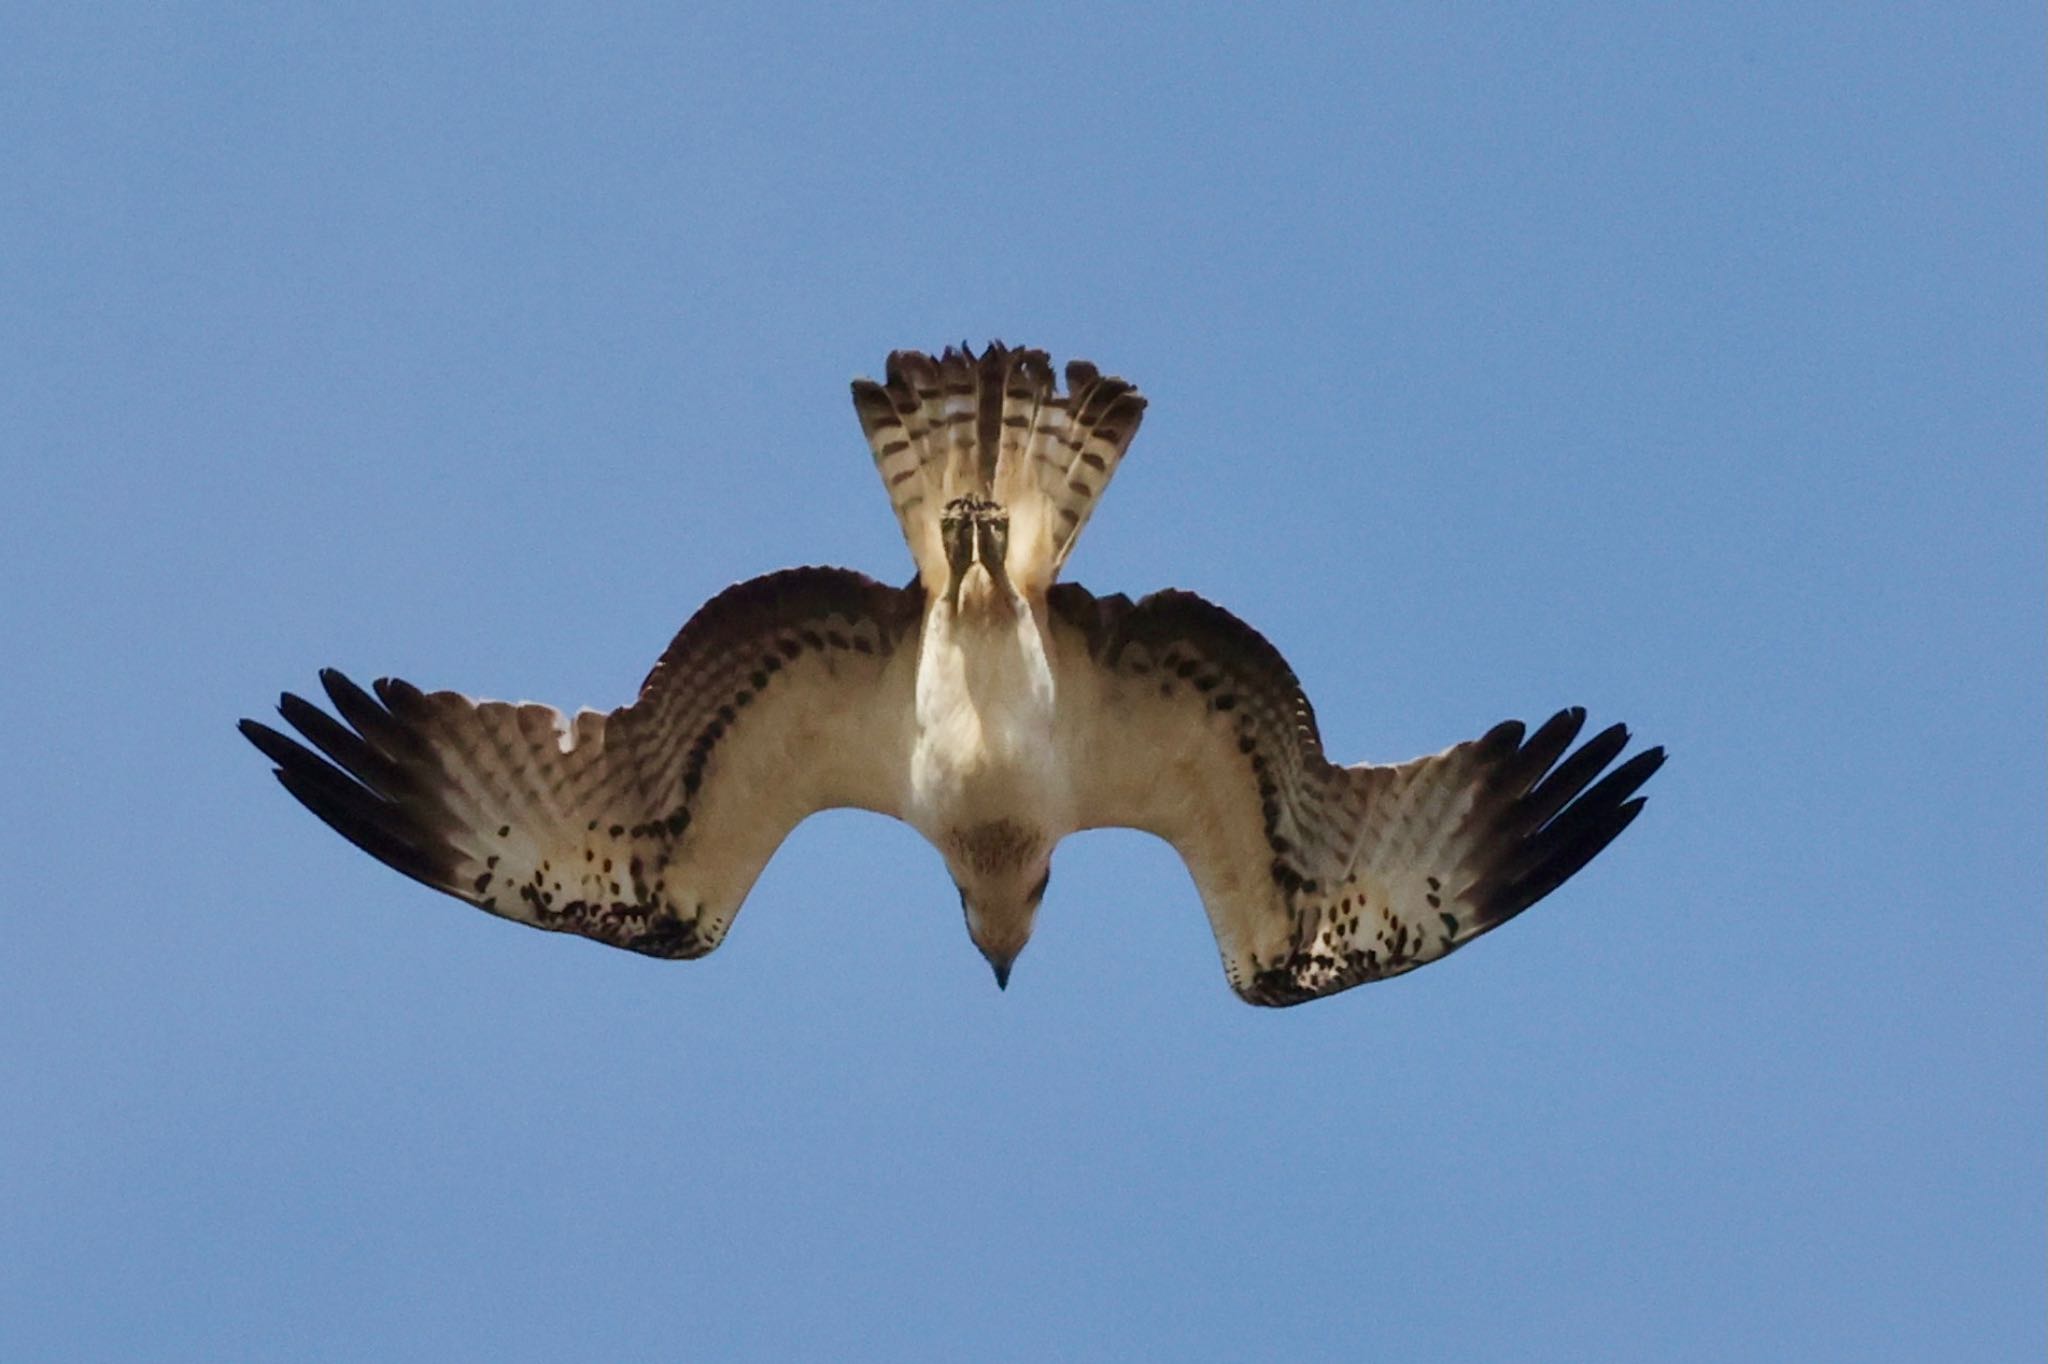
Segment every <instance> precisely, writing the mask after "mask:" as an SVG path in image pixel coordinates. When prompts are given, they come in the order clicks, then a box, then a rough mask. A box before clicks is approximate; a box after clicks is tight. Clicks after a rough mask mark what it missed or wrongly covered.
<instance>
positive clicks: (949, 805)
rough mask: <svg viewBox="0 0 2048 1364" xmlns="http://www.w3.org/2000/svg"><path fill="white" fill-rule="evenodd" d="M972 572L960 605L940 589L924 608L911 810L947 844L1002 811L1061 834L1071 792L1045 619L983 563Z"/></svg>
mask: <svg viewBox="0 0 2048 1364" xmlns="http://www.w3.org/2000/svg"><path fill="white" fill-rule="evenodd" d="M969 577H970V582H969V583H968V584H967V585H966V587H967V588H968V589H969V590H963V592H962V593H961V599H960V604H959V606H958V608H957V609H956V608H955V607H954V606H953V605H952V604H950V603H948V602H947V601H946V600H945V599H944V598H943V597H939V598H937V599H935V600H934V602H933V604H932V606H931V607H930V609H929V613H928V614H927V616H926V618H925V628H924V635H923V639H922V641H921V642H920V645H919V651H918V660H917V711H916V714H917V736H916V739H915V742H914V745H913V747H912V750H911V757H910V791H909V799H908V800H907V801H906V803H905V805H906V809H905V817H906V818H907V819H908V821H909V822H910V824H911V825H912V826H913V827H914V828H916V829H917V830H918V831H919V832H920V833H922V834H923V835H924V836H925V837H926V838H928V839H930V840H931V841H932V842H933V843H935V844H938V845H939V846H941V847H942V848H943V847H944V846H945V843H946V839H947V835H948V834H949V833H951V832H953V831H957V830H961V829H966V828H972V827H974V826H977V825H981V824H988V823H992V822H995V821H998V820H1009V821H1012V822H1013V823H1016V824H1018V825H1019V826H1021V827H1023V828H1026V829H1033V830H1039V831H1043V832H1045V833H1047V834H1049V835H1051V836H1052V837H1053V838H1055V839H1057V838H1058V837H1059V836H1060V835H1062V834H1064V833H1067V832H1069V831H1070V829H1069V827H1068V824H1069V817H1070V815H1069V811H1070V807H1071V803H1072V802H1071V799H1070V796H1069V783H1068V781H1067V778H1066V774H1065V772H1064V771H1063V770H1062V766H1061V763H1060V760H1059V755H1058V750H1057V747H1056V745H1055V744H1054V742H1053V737H1054V735H1053V719H1054V712H1055V707H1056V705H1057V700H1058V698H1057V696H1056V694H1055V687H1054V682H1053V673H1052V668H1051V665H1050V662H1049V660H1048V659H1047V657H1046V652H1045V642H1044V639H1043V637H1042V636H1041V634H1040V626H1039V623H1038V621H1037V620H1036V619H1035V618H1034V617H1033V615H1032V613H1031V610H1030V608H1029V607H1028V606H1026V605H1025V603H1024V602H1023V600H1022V599H1021V598H1017V597H1014V596H1008V597H1007V598H1006V597H1003V596H998V595H996V592H995V589H994V586H993V584H989V583H987V581H986V578H985V575H983V574H982V572H981V570H980V569H979V568H974V569H970V570H969ZM977 578H979V579H981V581H979V582H976V581H973V580H974V579H977ZM974 589H979V590H974Z"/></svg>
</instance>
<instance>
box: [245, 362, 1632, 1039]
mask: <svg viewBox="0 0 2048 1364" xmlns="http://www.w3.org/2000/svg"><path fill="white" fill-rule="evenodd" d="M853 402H854V408H855V410H856V411H857V412H858V414H859V416H860V421H861V426H862V428H863V429H864V430H865V432H866V433H867V439H868V443H869V445H870V446H871V447H872V448H873V452H874V458H875V467H876V468H877V469H878V470H879V471H880V473H881V476H882V482H883V484H884V485H885V486H886V487H887V489H888V492H889V497H890V500H891V502H892V503H893V504H894V506H895V511H896V519H897V520H898V522H900V523H901V525H902V528H903V536H904V538H905V539H906V540H907V541H909V543H910V551H911V554H912V556H913V557H914V558H915V559H916V561H917V577H916V578H915V579H914V580H912V581H911V583H910V584H909V585H908V586H905V587H889V586H886V585H884V584H882V583H880V582H877V581H875V580H874V579H872V578H868V577H866V576H864V575H862V574H859V573H855V572H851V571H849V570H847V569H842V568H795V569H788V570H785V571H782V572H779V573H771V574H769V575H767V576H766V577H761V578H755V579H753V580H752V581H750V582H743V583H740V584H738V585H736V586H734V587H730V588H727V589H726V590H725V591H723V592H721V593H719V594H718V595H717V596H716V597H713V598H712V599H711V600H710V601H709V602H708V603H706V604H705V606H704V607H703V608H702V609H701V610H699V611H698V612H697V614H696V615H695V616H693V617H692V618H691V619H690V621H689V622H688V623H687V624H686V625H684V626H683V628H682V631H681V633H679V634H678V635H677V636H676V637H675V640H674V642H673V643H671V644H670V645H669V647H668V651H667V652H666V653H664V654H663V655H662V656H661V659H660V661H659V662H657V663H656V664H655V665H654V670H653V671H652V672H651V673H649V674H648V676H647V681H646V682H645V684H644V685H643V686H642V687H641V689H640V696H639V699H638V700H636V701H635V702H633V704H631V705H629V706H625V707H623V708H621V709H618V710H614V711H611V712H609V713H608V714H599V713H597V712H595V711H590V710H585V711H582V712H581V713H579V714H578V715H576V716H575V717H574V718H573V719H565V718H564V717H563V716H562V714H561V713H560V712H558V711H556V710H554V709H552V708H550V707H547V706H540V705H533V704H520V705H512V704H507V703H505V702H502V701H476V700H472V699H471V698H469V697H467V696H462V695H458V694H456V693H454V692H446V691H439V692H423V691H421V690H419V689H418V688H417V687H414V686H413V685H411V684H410V683H407V682H402V681H399V680H397V679H396V678H385V679H382V680H380V681H378V682H377V683H376V684H375V685H374V687H373V688H372V689H371V690H370V691H364V690H363V689H362V688H361V687H359V686H357V685H356V684H355V683H354V682H351V681H350V680H349V679H348V678H346V677H344V676H343V675H342V674H340V673H339V672H335V671H333V670H331V669H330V670H327V671H324V672H322V673H321V674H320V680H321V682H322V684H323V685H324V687H325V689H326V692H327V696H328V699H329V701H330V702H331V703H332V705H333V708H334V714H332V715H330V714H329V713H328V712H327V711H325V710H322V709H321V708H320V707H318V706H316V705H314V704H312V703H311V702H308V701H306V700H304V699H302V698H300V697H298V696H294V695H292V694H290V693H286V694H285V696H284V697H283V698H282V700H281V701H280V703H279V706H278V709H279V712H280V713H281V714H282V715H283V717H284V719H285V720H286V721H287V722H288V723H289V724H290V725H291V726H292V727H293V728H294V729H296V730H297V731H298V732H299V734H300V735H301V736H303V738H304V740H305V741H306V742H305V743H301V742H299V741H298V740H295V739H292V738H290V737H287V736H286V735H284V734H283V733H280V732H279V731H277V730H275V729H272V728H270V727H268V726H266V725H262V724H259V723H257V722H256V721H254V720H244V721H242V723H241V731H242V733H243V734H244V735H246V736H247V737H248V739H249V740H250V742H252V743H254V744H255V745H256V747H257V748H259V749H261V750H262V751H263V753H264V755H265V756H266V757H268V758H269V759H270V760H271V761H272V762H273V763H275V764H276V775H277V778H278V780H279V781H281V782H282V783H283V784H284V786H285V789H286V790H288V791H289V792H291V794H292V795H293V796H295V797H297V798H298V799H299V801H300V802H302V803H303V804H304V805H305V806H306V808H308V809H309V810H311V811H312V812H313V813H314V814H316V815H318V816H319V817H320V818H321V819H323V820H325V821H326V822H327V823H328V824H329V825H331V826H332V827H333V828H334V829H335V830H336V831H337V832H339V833H340V834H342V836H344V837H345V838H347V839H349V840H350V841H352V842H353V843H355V844H356V846H357V847H359V848H361V849H363V851H365V852H367V853H369V854H370V855H371V856H373V857H375V858H377V859H378V860H380V861H382V862H384V863H386V864H388V865H389V866H391V867H393V868H395V869H396V870H398V871H401V872H404V873H405V874H406V875H408V876H411V877H413V878H415V879H416V880H419V881H421V882H424V883H425V884H427V885H429V886H432V887H433V888H434V889H436V890H440V891H445V892H447V893H448V894H450V895H453V896H456V897H457V898H459V899H463V900H467V901H468V902H470V903H471V904H473V905H477V906H480V907H481V908H483V909H486V910H489V911H490V912H491V913H493V914H496V915H498V916H500V917H502V918H506V919H513V920H517V921H518V922H520V923H524V924H529V925H532V926H533V927H535V928H544V929H548V930H551V931H554V932H564V933H578V934H581V935H583V936H584V937H588V938H594V939H596V940H597V941H599V942H602V943H608V944H610V945H612V946H614V947H624V948H629V949H631V950H633V951H635V952H642V953H646V954H647V955H649V956H655V957H700V956H703V955H704V954H705V953H707V952H709V951H711V950H712V949H713V948H715V947H717V946H718V944H719V943H720V942H721V941H722V940H723V939H724V937H725V934H726V931H727V930H728V929H729V928H731V927H732V921H733V916H734V915H735V914H737V913H738V912H739V907H740V903H741V902H742V901H743V900H744V899H745V898H746V895H747V892H748V890H749V889H750V888H751V887H752V886H753V884H754V881H755V878H756V877H758V876H759V874H760V872H761V869H762V867H763V866H764V865H766V863H767V861H768V859H769V857H770V856H771V855H773V853H774V852H775V849H776V848H777V847H778V846H779V845H780V844H781V843H782V841H783V839H784V838H785V837H786V836H787V835H788V834H789V831H790V830H791V829H793V828H794V827H795V826H796V825H797V824H798V823H799V822H800V821H802V820H803V819H804V817H805V816H807V815H810V814H812V813H813V812H815V811H818V810H825V809H831V808H835V807H840V806H852V807H855V808H858V809H863V810H875V811H879V812H880V813H882V814H886V815H892V816H894V817H896V818H898V819H901V820H904V821H905V822H907V823H909V824H910V825H911V826H912V827H913V828H915V829H916V830H917V831H918V832H919V833H921V834H923V835H924V836H925V838H927V839H928V840H930V842H931V843H932V845H933V846H934V847H936V848H937V849H938V850H939V852H940V854H941V855H942V856H943V857H944V858H945V860H946V868H947V870H948V871H949V872H951V874H952V877H953V881H954V883H955V885H956V886H958V888H959V891H960V903H961V907H962V909H963V910H964V911H965V914H966V917H967V930H968V933H969V934H970V935H971V936H972V938H973V940H974V943H975V945H976V946H977V947H978V948H979V949H980V950H981V953H982V955H983V956H984V957H986V958H987V960H988V963H989V965H990V966H991V967H993V968H994V970H995V976H996V983H997V984H998V985H1007V983H1008V981H1009V976H1010V967H1011V964H1012V963H1013V962H1014V961H1015V960H1016V958H1017V954H1018V953H1019V952H1020V951H1022V950H1023V947H1024V944H1025V943H1026V942H1027V941H1028V940H1029V939H1030V937H1031V928H1032V921H1033V919H1034V917H1035V916H1036V914H1037V911H1038V905H1039V902H1040V901H1041V900H1042V899H1043V898H1044V896H1045V891H1046V883H1047V881H1048V880H1049V878H1050V875H1051V867H1052V853H1053V849H1054V848H1055V847H1056V846H1057V845H1058V843H1059V841H1060V840H1061V839H1062V838H1064V837H1066V836H1067V835H1068V834H1070V833H1073V832H1075V831H1076V830H1081V829H1095V828H1104V827H1125V828H1135V829H1143V830H1146V831H1147V832H1150V833H1154V834H1157V835H1159V836H1160V837H1161V838H1164V839H1165V840H1166V841H1167V842H1169V843H1171V844H1172V845H1173V847H1174V848H1175V849H1176V850H1178V852H1179V853H1180V855H1181V857H1182V858H1183V859H1184V860H1185V862H1186V863H1187V866H1188V870H1189V872H1190V873H1191V874H1192V875H1193V877H1194V881H1195V885H1196V887H1197V889H1198V890H1199V892H1200V894H1201V898H1202V903H1203V905H1204V906H1205V907H1206V909H1207V910H1208V915H1209V923H1210V926H1211V928H1212V929H1214V931H1215V934H1216V941H1217V945H1218V947H1219V948H1220V949H1221V952H1222V956H1223V967H1224V971H1225V972H1226V973H1227V975H1228V976H1229V979H1230V984H1231V986H1232V988H1233V989H1235V990H1236V991H1237V993H1238V994H1239V995H1241V996H1242V997H1243V998H1245V999H1246V1000H1248V1001H1250V1002H1251V1003H1254V1004H1267V1005H1283V1004H1297V1003H1300V1002H1302V1001H1303V1000H1309V999H1316V998H1319V997H1321V996H1323V995H1328V994H1334V993H1336V992H1337V991H1339V990H1344V989H1348V988H1350V987H1351V986H1353V985H1359V984H1363V983H1365V982H1367V981H1373V980H1381V979H1384V978H1385V977H1388V976H1393V975H1399V974H1400V973H1402V972H1404V971H1410V970H1413V969H1414V968H1416V967H1418V966H1422V965H1425V964H1427V963H1429V962H1432V961H1435V960H1436V959H1437V958H1439V957H1441V956H1443V955H1445V954H1446V953H1448V952H1451V951H1453V950H1454V949H1456V948H1458V947H1461V946H1463V945H1464V944H1465V943H1468V942H1470V941H1471V940H1472V939H1474V938H1476V937H1478V936H1479V935H1480V934H1482V933H1484V932H1486V931H1487V930H1488V929H1491V928H1494V927H1496V926H1497V925H1499V924H1501V923H1504V922H1506V921H1507V920H1508V919H1511V918H1513V917H1514V916H1515V915H1517V914H1519V913H1521V912H1522V911H1523V910H1524V909H1527V908H1528V907H1529V906H1530V905H1532V904H1534V903H1535V902H1536V901H1538V900H1540V899H1542V898H1543V897H1544V896H1545V895H1547V894H1549V893H1550V892H1551V891H1552V890H1554V889H1556V888H1557V886H1558V885H1559V884H1560V883H1561V882H1563V881H1564V880H1565V879H1566V878H1567V877H1569V876H1571V875H1572V874H1573V873H1574V872H1576V871H1578V869H1579V868H1580V867H1583V866H1584V865H1585V864H1586V862H1587V861H1588V860H1589V859H1591V858H1592V857H1593V856H1594V855H1595V854H1596V853H1598V852H1599V851H1600V850H1601V849H1602V848H1604V847H1606V846H1607V844H1608V843H1609V842H1611V841H1612V840H1613V839H1614V838H1615V836H1616V835H1618V834H1619V833H1620V832H1621V831H1622V830H1623V829H1625V828H1626V827H1628V824H1629V822H1630V821H1631V820H1633V819H1634V818H1635V817H1636V814H1637V812H1638V811H1640V810H1641V808H1642V804H1643V798H1642V797H1641V796H1639V795H1637V794H1636V792H1637V790H1638V788H1640V787H1641V786H1642V784H1643V783H1644V782H1645V781H1646V780H1647V779H1648V778H1649V776H1650V774H1651V773H1653V772H1655V771H1656V770H1657V768H1658V766H1659V765H1660V764H1661V763H1662V762H1663V760H1664V754H1663V750H1662V749H1658V748H1653V749H1649V750H1647V751H1644V752H1639V753H1637V754H1636V755H1635V756H1633V757H1631V758H1630V759H1628V760H1627V761H1625V762H1622V763H1620V765H1618V766H1613V764H1614V762H1615V759H1617V758H1618V757H1620V755H1621V753H1622V751H1623V749H1624V748H1625V747H1626V746H1627V744H1628V731H1627V730H1626V729H1625V728H1624V727H1623V726H1621V725H1615V726H1613V727H1611V728H1609V729H1605V730H1602V731H1601V732H1600V733H1598V734H1596V735H1594V736H1593V737H1592V738H1590V739H1588V740H1586V741H1585V742H1584V743H1582V744H1579V746H1578V747H1577V748H1573V743H1574V741H1575V740H1577V739H1578V737H1579V733H1580V730H1581V728H1582V726H1583V725H1584V723H1585V712H1584V711H1583V710H1580V709H1577V708H1574V709H1570V710H1565V711H1560V712H1559V713H1558V714H1556V715H1554V716H1552V717H1551V718H1550V719H1549V720H1547V721H1545V722H1544V723H1543V724H1542V725H1540V726H1538V727H1537V728H1536V730H1535V731H1534V732H1533V733H1530V732H1527V731H1525V729H1524V727H1523V726H1522V725H1521V724H1520V723H1519V722H1516V721H1509V722H1507V723H1505V724H1501V725H1497V726H1495V727H1494V728H1493V729H1491V730H1489V731H1488V732H1487V733H1486V734H1485V735H1484V736H1482V737H1481V738H1478V739H1474V740H1471V741H1469V742H1466V743H1461V744H1457V745H1455V746H1454V747H1451V748H1448V749H1446V750H1444V751H1443V752H1442V753H1439V754H1437V755H1435V756H1434V757H1427V758H1418V759H1416V760H1414V761H1413V762H1407V763H1401V764H1398V765H1395V766H1373V765H1370V764H1367V765H1360V766H1355V767H1343V766H1338V765H1336V764H1333V763H1331V762H1329V761H1328V760H1327V759H1326V758H1325V757H1324V756H1323V748H1322V743H1321V740H1320V738H1319V736H1318V734H1317V731H1316V722H1315V715H1314V712H1313V711H1312V710H1311V709H1310V707H1309V703H1308V698H1307V697H1306V696H1304V695H1303V694H1302V689H1301V684H1300V683H1299V682H1297V681H1296V680H1295V676H1294V673H1293V672H1292V671H1291V670H1290V669H1289V668H1288V666H1287V664H1286V662H1285V661H1284V660H1283V659H1282V658H1281V657H1280V654H1279V653H1278V652H1277V651H1276V650H1275V649H1274V648H1273V646H1272V645H1271V644H1268V643H1267V642H1266V640H1265V639H1264V638H1263V637H1262V636H1260V635H1259V633H1258V632H1257V631H1255V630H1253V629H1252V628H1251V627H1250V626H1248V625H1246V624H1245V623H1244V622H1242V621H1240V620H1238V619H1237V618H1236V617H1234V616H1232V615H1231V614H1230V613H1229V612H1227V611H1224V610H1223V609H1222V608H1220V607H1217V606H1213V605H1211V604H1210V603H1208V602H1206V601H1204V600H1202V599H1201V598H1200V597H1197V596H1194V595H1192V594H1191V593H1187V592H1178V591H1166V592H1158V593H1155V594H1153V595H1151V596H1148V597H1146V598H1144V599H1143V600H1141V601H1138V602H1132V601H1131V600H1130V599H1129V598H1127V597H1124V596H1121V595H1119V596H1111V597H1097V596H1095V595H1093V594H1092V593H1090V592H1088V591H1087V590H1085V589H1083V588H1081V587H1078V586H1075V585H1073V584H1071V583H1061V582H1059V581H1058V577H1059V572H1060V566H1061V565H1062V564H1063V563H1065V561H1066V558H1067V555H1068V554H1069V553H1071V552H1072V550H1073V547H1074V542H1075V540H1076V539H1078V538H1079V536H1080V534H1081V531H1082V529H1083V528H1084V527H1085V526H1086V525H1087V524H1088V516H1089V513H1090V512H1092V511H1093V510H1094V507H1095V503H1096V501H1097V499H1098V498H1100V497H1101V495H1102V491H1103V489H1104V488H1105V487H1106V486H1107V485H1108V483H1109V480H1110V478H1111V477H1112V476H1113V475H1114V474H1115V473H1116V469H1117V464H1118V462H1119V461H1120V460H1122V458H1123V456H1124V452H1125V450H1127V449H1128V448H1129V447H1130V444H1131V438H1132V437H1133V436H1134V435H1135V434H1137V430H1138V423H1139V420H1140V419H1141V418H1142V416H1143V415H1144V411H1145V400H1144V398H1143V397H1142V396H1140V394H1139V393H1138V391H1137V390H1136V389H1135V388H1133V387H1132V386H1131V385H1130V384H1127V383H1125V382H1124V381H1123V380H1121V379H1114V378H1108V377H1105V376H1103V375H1102V374H1100V373H1099V372H1097V370H1096V369H1095V368H1094V366H1092V365H1088V364H1085V363H1081V362H1075V363H1072V364H1069V365H1068V366H1067V367H1066V392H1065V393H1064V394H1062V393H1060V392H1058V391H1057V386H1056V383H1055V380H1054V376H1053V371H1052V365H1051V363H1050V361H1049V360H1048V359H1047V357H1046V355H1045V353H1044V352H1042V351H1035V350H1012V349H1007V348H1005V347H1003V346H1002V345H1000V344H995V345H991V346H990V347H989V348H988V349H987V350H985V351H984V352H983V353H982V354H981V355H979V356H976V355H975V354H974V353H973V352H972V351H971V350H968V349H965V348H963V349H960V350H951V349H949V350H947V351H946V352H945V353H944V354H943V355H941V356H939V357H938V358H936V359H934V358H932V357H930V356H927V355H923V354H919V353H917V352H908V351H903V352H897V353H896V354H893V355H891V356H890V357H889V362H888V368H887V381H886V382H885V383H879V384H878V383H874V382H872V381H870V380H859V381H857V382H855V384H854V385H853ZM337 716H338V717H339V718H336V717H337ZM308 745H310V747H308ZM1610 769H1611V770H1610ZM1603 774H1604V775H1603Z"/></svg>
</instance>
